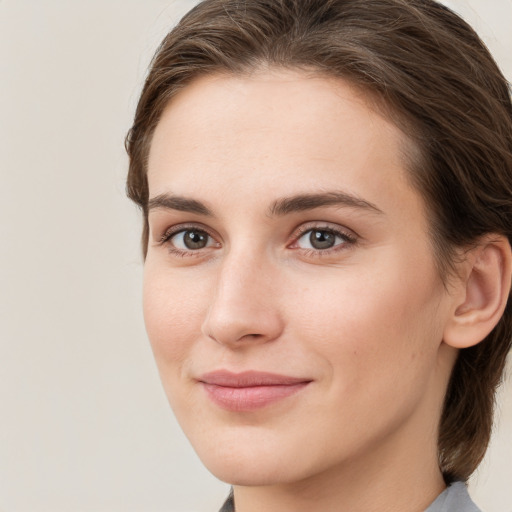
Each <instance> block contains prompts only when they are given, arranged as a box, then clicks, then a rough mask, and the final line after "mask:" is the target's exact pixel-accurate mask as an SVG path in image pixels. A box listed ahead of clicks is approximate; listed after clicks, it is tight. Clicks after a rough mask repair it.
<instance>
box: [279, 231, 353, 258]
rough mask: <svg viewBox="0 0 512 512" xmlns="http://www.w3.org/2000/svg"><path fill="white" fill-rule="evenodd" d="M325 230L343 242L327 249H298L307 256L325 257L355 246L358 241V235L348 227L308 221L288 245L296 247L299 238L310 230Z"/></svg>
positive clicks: (296, 232)
mask: <svg viewBox="0 0 512 512" xmlns="http://www.w3.org/2000/svg"><path fill="white" fill-rule="evenodd" d="M313 231H317V232H323V233H328V234H330V235H333V236H335V237H336V238H341V240H342V242H341V243H339V244H337V245H334V246H333V247H330V248H327V249H301V248H300V247H299V248H297V250H301V251H302V253H303V254H304V255H305V256H307V257H317V258H321V257H325V256H330V255H332V254H333V253H337V252H340V251H344V250H346V249H348V248H349V247H350V246H354V245H355V244H356V243H357V241H358V236H357V235H356V234H355V233H354V232H353V231H349V230H346V229H343V228H341V227H340V226H336V227H333V226H329V225H318V224H315V223H307V224H303V225H301V226H299V228H298V229H297V230H296V231H295V233H294V234H293V242H292V243H291V244H289V245H288V247H291V248H294V247H293V246H294V245H297V244H298V242H299V240H300V239H301V238H302V237H304V235H306V234H307V233H309V232H313Z"/></svg>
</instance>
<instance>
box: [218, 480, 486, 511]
mask: <svg viewBox="0 0 512 512" xmlns="http://www.w3.org/2000/svg"><path fill="white" fill-rule="evenodd" d="M219 512H235V505H234V502H233V493H231V494H230V495H229V497H228V499H227V500H226V502H225V503H224V505H223V506H222V508H221V509H220V510H219ZM425 512H482V511H481V510H480V509H479V508H478V507H477V506H476V505H475V504H474V503H473V502H472V501H471V498H470V497H469V494H468V490H467V487H466V484H465V483H463V482H454V483H453V484H451V485H450V486H449V487H448V488H446V489H445V490H444V491H443V492H442V493H441V494H440V495H439V496H438V497H437V498H436V500H435V501H434V502H433V503H432V505H430V506H429V507H428V508H427V510H425Z"/></svg>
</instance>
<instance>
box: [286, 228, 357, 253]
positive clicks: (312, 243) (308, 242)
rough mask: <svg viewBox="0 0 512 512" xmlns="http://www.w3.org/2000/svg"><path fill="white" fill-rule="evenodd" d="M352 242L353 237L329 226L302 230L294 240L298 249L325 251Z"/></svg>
mask: <svg viewBox="0 0 512 512" xmlns="http://www.w3.org/2000/svg"><path fill="white" fill-rule="evenodd" d="M354 242H355V240H354V237H352V236H349V235H348V234H346V233H342V232H340V231H336V230H334V229H331V228H329V229H327V228H323V229H321V228H315V229H308V230H307V231H304V232H303V233H302V235H301V236H300V237H299V238H298V239H297V241H296V242H295V246H296V247H298V248H299V249H309V250H311V249H313V250H316V251H325V250H328V249H333V248H336V247H338V246H341V245H344V244H347V243H354Z"/></svg>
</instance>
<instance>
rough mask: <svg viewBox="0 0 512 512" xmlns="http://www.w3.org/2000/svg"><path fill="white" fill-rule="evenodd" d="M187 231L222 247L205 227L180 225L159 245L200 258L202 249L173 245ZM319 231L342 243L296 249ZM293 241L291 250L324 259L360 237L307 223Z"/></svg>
mask: <svg viewBox="0 0 512 512" xmlns="http://www.w3.org/2000/svg"><path fill="white" fill-rule="evenodd" d="M187 231H195V232H198V233H204V234H205V235H207V236H208V237H209V238H210V239H212V240H214V241H215V243H216V244H218V245H220V244H219V242H216V239H215V236H214V235H213V234H212V233H211V232H210V231H209V230H208V229H207V228H206V227H205V226H203V225H200V224H199V225H198V224H179V225H176V226H173V227H171V228H169V229H168V230H167V231H166V232H165V233H164V234H163V236H162V237H161V238H160V241H159V245H161V246H164V245H166V246H167V247H168V250H169V252H170V253H171V254H172V255H174V256H179V257H198V256H201V255H202V254H201V253H202V250H201V249H196V250H193V249H189V250H183V249H179V248H177V247H175V246H173V245H172V238H173V237H175V236H176V235H178V234H180V233H185V232H187ZM313 231H318V232H325V233H328V234H331V235H333V236H335V237H336V238H341V239H342V243H339V244H337V245H334V246H333V247H329V248H326V249H305V248H300V247H294V245H297V244H298V242H299V240H300V239H301V238H302V237H303V236H304V235H306V234H307V233H309V232H313ZM292 239H293V241H292V242H291V243H289V244H288V245H287V246H286V247H287V248H291V249H294V250H300V251H302V253H303V254H304V255H305V256H307V257H323V256H328V255H332V254H333V253H336V252H339V251H343V250H346V249H347V248H348V247H347V246H354V245H355V244H356V243H357V241H358V236H357V235H355V234H354V233H353V232H352V231H348V230H344V229H342V228H340V227H336V228H334V227H332V226H326V225H323V226H320V225H318V224H315V223H307V224H304V225H301V226H300V227H299V228H297V229H296V230H295V231H294V233H293V235H292Z"/></svg>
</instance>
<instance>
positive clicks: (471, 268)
mask: <svg viewBox="0 0 512 512" xmlns="http://www.w3.org/2000/svg"><path fill="white" fill-rule="evenodd" d="M462 267H463V269H462V270H463V271H462V274H463V276H462V277H461V280H460V281H457V284H456V285H455V287H456V291H455V293H454V295H453V297H454V299H455V300H454V304H453V311H452V313H451V315H450V318H449V319H448V322H447V323H446V325H445V330H444V338H443V340H444V342H445V343H446V344H447V345H450V346H452V347H454V348H467V347H471V346H473V345H476V344H477V343H480V342H481V341H482V340H483V339H485V337H486V336H487V335H488V334H489V333H490V332H491V331H492V330H493V329H494V327H495V326H496V325H497V323H498V321H499V320H500V318H501V316H502V315H503V311H504V310H505V306H506V304H507V300H508V297H509V293H510V286H511V267H512V254H511V249H510V244H509V243H508V240H507V239H506V238H505V237H504V236H501V235H489V236H486V237H485V238H484V239H483V240H482V241H481V243H480V244H479V245H478V246H477V247H475V248H473V249H471V250H470V251H469V252H468V253H467V254H466V255H465V260H464V262H463V263H462Z"/></svg>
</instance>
